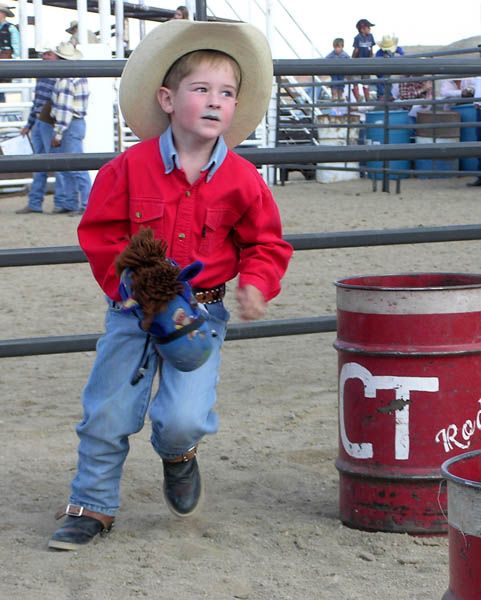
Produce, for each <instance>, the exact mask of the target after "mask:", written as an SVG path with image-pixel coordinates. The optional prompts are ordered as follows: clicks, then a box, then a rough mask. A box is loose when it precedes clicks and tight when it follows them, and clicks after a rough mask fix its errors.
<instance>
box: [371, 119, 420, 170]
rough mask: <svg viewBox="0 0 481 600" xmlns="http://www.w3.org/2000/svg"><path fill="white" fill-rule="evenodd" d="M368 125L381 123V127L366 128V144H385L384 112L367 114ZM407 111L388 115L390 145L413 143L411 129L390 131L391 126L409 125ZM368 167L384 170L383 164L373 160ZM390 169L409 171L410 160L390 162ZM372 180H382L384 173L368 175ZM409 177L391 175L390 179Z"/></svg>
mask: <svg viewBox="0 0 481 600" xmlns="http://www.w3.org/2000/svg"><path fill="white" fill-rule="evenodd" d="M366 123H379V125H380V126H379V127H367V128H366V143H367V144H384V111H383V110H373V111H369V112H367V113H366ZM410 123H411V120H410V119H409V115H408V111H407V110H390V111H389V113H388V121H387V125H388V143H389V144H409V142H410V141H411V135H412V131H411V130H410V129H390V128H389V125H409V124H410ZM366 166H367V167H371V168H373V169H382V167H383V162H382V161H380V160H373V161H369V162H367V163H366ZM388 167H389V168H390V169H409V160H390V161H389V162H388ZM368 177H369V178H370V179H382V178H383V174H382V173H368ZM403 177H407V175H398V174H396V173H390V174H389V179H400V178H403Z"/></svg>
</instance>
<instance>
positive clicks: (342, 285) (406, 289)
mask: <svg viewBox="0 0 481 600" xmlns="http://www.w3.org/2000/svg"><path fill="white" fill-rule="evenodd" d="M413 275H416V276H423V275H436V276H439V277H453V276H458V277H459V276H461V277H476V278H477V279H479V283H471V284H460V285H450V286H445V285H440V286H428V287H411V286H402V287H401V286H398V287H392V286H383V285H355V284H353V283H345V282H346V281H347V280H354V279H366V278H368V277H380V278H381V277H385V278H387V277H406V276H408V277H412V276H413ZM334 285H335V286H336V287H337V288H340V289H345V290H374V291H382V292H426V291H444V292H446V291H449V290H471V289H476V288H481V273H459V272H445V271H441V272H420V273H418V272H407V273H383V274H379V273H371V274H365V275H352V276H350V277H343V278H342V279H337V280H336V281H334Z"/></svg>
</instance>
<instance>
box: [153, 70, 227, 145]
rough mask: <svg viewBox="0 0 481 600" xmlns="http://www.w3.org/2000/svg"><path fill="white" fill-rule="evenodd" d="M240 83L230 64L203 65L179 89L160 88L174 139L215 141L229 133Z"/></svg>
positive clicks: (161, 98)
mask: <svg viewBox="0 0 481 600" xmlns="http://www.w3.org/2000/svg"><path fill="white" fill-rule="evenodd" d="M236 96H237V84H236V80H235V77H234V72H233V69H232V67H231V65H230V64H229V63H228V62H221V63H218V64H216V65H211V64H209V63H206V62H204V63H201V64H200V65H199V66H198V67H196V68H195V69H194V70H193V71H192V73H191V74H190V75H187V76H186V77H184V79H182V80H181V82H180V84H179V87H178V89H177V90H171V89H169V88H166V87H161V88H160V89H159V91H158V92H157V99H158V101H159V104H160V106H161V108H162V110H163V111H165V112H166V113H167V114H168V115H169V116H170V122H171V125H172V130H173V133H174V136H175V137H181V138H182V139H184V140H195V141H197V142H209V141H215V140H216V139H217V138H218V137H219V136H220V135H222V134H223V133H224V132H225V131H227V130H228V129H229V127H230V125H231V123H232V119H233V117H234V112H235V107H236V105H237V100H236Z"/></svg>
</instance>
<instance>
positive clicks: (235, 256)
mask: <svg viewBox="0 0 481 600" xmlns="http://www.w3.org/2000/svg"><path fill="white" fill-rule="evenodd" d="M165 170H166V169H165V166H164V162H163V160H162V156H161V152H160V148H159V139H158V138H155V139H150V140H145V141H143V142H140V143H139V144H136V145H135V146H132V147H131V148H129V149H128V150H126V151H125V152H123V153H122V154H120V155H119V156H118V157H116V158H115V159H114V160H112V161H111V162H109V163H107V164H106V165H104V166H103V167H102V168H101V169H100V171H99V173H98V175H97V177H96V179H95V183H94V185H93V187H92V191H91V193H90V198H89V202H88V206H87V210H86V212H85V214H84V216H83V218H82V220H81V222H80V225H79V228H78V236H79V241H80V245H81V247H82V249H83V250H84V252H85V254H86V256H87V258H88V260H89V262H90V266H91V268H92V272H93V274H94V277H95V279H96V280H97V282H98V283H99V285H100V287H101V288H102V289H103V291H104V292H105V293H106V294H107V296H109V297H110V298H111V299H112V300H120V296H119V293H118V286H119V279H118V277H117V275H116V274H115V259H116V257H117V256H118V255H119V254H120V253H121V252H122V251H123V250H124V249H125V247H126V246H127V245H128V243H129V239H130V237H131V236H132V235H133V234H135V233H136V232H137V231H138V230H139V229H140V228H141V227H150V228H152V229H153V231H154V233H155V237H156V238H162V239H163V240H165V241H166V242H167V245H168V250H167V255H168V256H169V257H170V258H173V259H174V260H175V261H176V262H177V263H178V264H179V265H180V267H185V266H186V265H188V264H190V263H191V262H192V261H193V260H200V261H202V262H203V263H204V269H203V271H201V273H200V274H199V275H198V276H197V277H196V278H195V279H194V280H193V281H192V285H193V286H194V287H201V288H212V287H216V286H217V285H220V284H221V283H224V282H225V281H229V280H230V279H232V278H234V277H235V276H236V275H237V274H238V273H239V274H240V276H239V286H240V287H243V286H244V285H246V284H252V285H254V286H255V287H257V288H258V289H259V290H260V291H261V292H262V293H263V295H264V297H265V299H266V300H270V299H271V298H273V297H274V296H276V295H277V294H278V293H279V291H280V280H281V278H282V276H283V275H284V273H285V270H286V268H287V264H288V262H289V259H290V257H291V255H292V247H291V246H290V244H288V243H287V242H286V241H284V240H283V239H282V230H281V222H280V217H279V211H278V208H277V205H276V203H275V201H274V198H273V197H272V194H271V192H270V190H269V188H268V187H267V186H266V184H265V182H264V180H263V179H262V177H261V176H260V175H259V173H258V172H257V169H256V168H255V167H254V166H253V165H252V164H251V163H249V162H248V161H246V160H245V159H243V158H241V157H240V156H238V155H237V154H235V153H234V152H231V151H228V152H227V154H226V156H225V159H224V160H223V162H222V164H221V165H220V166H219V167H218V168H217V169H216V170H215V173H214V174H213V176H212V177H211V178H210V179H208V171H204V172H202V174H201V176H200V177H199V179H198V180H197V181H195V182H194V183H193V184H190V183H189V182H188V181H187V179H186V177H185V174H184V172H183V171H182V170H181V169H177V168H175V169H173V170H172V171H171V172H169V173H166V172H165Z"/></svg>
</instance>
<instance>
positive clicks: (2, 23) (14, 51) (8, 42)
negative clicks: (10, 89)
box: [0, 3, 20, 102]
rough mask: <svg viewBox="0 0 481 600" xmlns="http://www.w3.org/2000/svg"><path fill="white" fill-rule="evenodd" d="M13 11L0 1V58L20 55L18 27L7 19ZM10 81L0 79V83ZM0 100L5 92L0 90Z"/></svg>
mask: <svg viewBox="0 0 481 600" xmlns="http://www.w3.org/2000/svg"><path fill="white" fill-rule="evenodd" d="M14 16H15V15H14V13H13V12H12V11H11V10H10V8H9V7H8V6H7V5H6V4H3V3H0V59H4V58H18V57H19V56H20V34H19V33H18V29H17V28H16V27H15V25H13V23H9V22H8V21H7V17H14ZM8 81H10V80H9V79H0V83H5V82H8ZM0 102H5V94H4V93H3V92H0Z"/></svg>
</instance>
